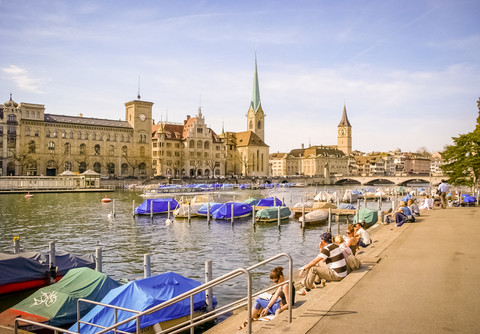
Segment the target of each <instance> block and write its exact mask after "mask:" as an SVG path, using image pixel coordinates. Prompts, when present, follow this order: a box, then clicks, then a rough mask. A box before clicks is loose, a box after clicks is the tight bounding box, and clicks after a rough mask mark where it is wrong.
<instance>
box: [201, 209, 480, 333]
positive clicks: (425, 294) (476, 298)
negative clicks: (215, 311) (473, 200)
mask: <svg viewBox="0 0 480 334" xmlns="http://www.w3.org/2000/svg"><path fill="white" fill-rule="evenodd" d="M479 232H480V208H448V209H446V210H441V209H436V210H433V211H428V212H426V213H425V215H423V216H422V217H421V218H420V219H419V220H418V223H414V224H405V225H403V226H402V227H400V228H395V227H393V226H392V225H388V226H384V225H377V226H376V227H374V228H372V229H371V234H372V235H373V239H374V243H373V244H372V246H369V247H368V248H366V249H365V251H364V252H363V254H360V255H359V257H360V258H362V260H363V262H364V264H363V265H362V268H361V269H360V270H357V271H354V272H353V273H351V274H350V275H348V276H347V277H346V278H345V279H344V280H343V281H341V282H339V283H329V284H327V286H326V287H325V288H323V289H314V290H312V291H311V292H309V293H308V294H307V296H306V297H303V296H298V295H297V296H296V297H297V303H296V304H295V307H294V309H293V321H292V323H291V324H289V323H288V321H287V319H288V318H287V314H286V313H287V312H283V313H282V314H280V316H278V317H277V318H276V319H274V320H272V321H270V322H263V321H255V322H254V323H253V327H252V328H253V332H254V333H280V332H285V333H322V334H323V333H336V334H338V333H347V332H363V333H447V332H454V333H480V321H476V319H477V318H480V266H479V265H478V263H479V260H480V242H479V240H478V239H477V235H480V233H479ZM312 256H314V254H313V255H312ZM300 265H302V264H295V266H296V267H298V266H300ZM246 318H247V315H246V312H241V313H240V314H237V315H235V316H233V317H231V318H229V319H227V320H226V321H224V322H222V323H220V324H219V325H217V326H215V327H214V328H212V329H211V330H210V331H209V332H208V333H233V332H239V333H246V332H247V329H243V330H238V325H239V324H241V323H242V322H243V320H245V319H246Z"/></svg>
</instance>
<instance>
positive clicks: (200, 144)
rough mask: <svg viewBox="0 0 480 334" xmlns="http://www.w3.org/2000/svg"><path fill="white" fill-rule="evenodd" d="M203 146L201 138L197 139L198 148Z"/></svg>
mask: <svg viewBox="0 0 480 334" xmlns="http://www.w3.org/2000/svg"><path fill="white" fill-rule="evenodd" d="M202 147H203V143H202V141H201V140H199V141H197V149H199V150H201V149H202Z"/></svg>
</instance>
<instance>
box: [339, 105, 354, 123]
mask: <svg viewBox="0 0 480 334" xmlns="http://www.w3.org/2000/svg"><path fill="white" fill-rule="evenodd" d="M338 126H349V127H352V126H351V125H350V122H349V121H348V117H347V107H345V104H344V105H343V115H342V120H341V121H340V124H338Z"/></svg>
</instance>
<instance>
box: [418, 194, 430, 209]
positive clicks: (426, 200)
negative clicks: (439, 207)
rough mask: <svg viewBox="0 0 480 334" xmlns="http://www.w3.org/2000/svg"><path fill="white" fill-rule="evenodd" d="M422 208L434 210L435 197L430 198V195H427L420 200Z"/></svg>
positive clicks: (420, 207)
mask: <svg viewBox="0 0 480 334" xmlns="http://www.w3.org/2000/svg"><path fill="white" fill-rule="evenodd" d="M419 209H420V210H433V199H432V198H430V195H425V197H424V198H423V200H422V201H421V202H420V206H419Z"/></svg>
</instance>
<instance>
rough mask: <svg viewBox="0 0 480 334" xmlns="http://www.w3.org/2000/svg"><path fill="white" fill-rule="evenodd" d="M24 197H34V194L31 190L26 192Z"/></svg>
mask: <svg viewBox="0 0 480 334" xmlns="http://www.w3.org/2000/svg"><path fill="white" fill-rule="evenodd" d="M24 197H25V198H32V197H33V195H32V194H30V192H27V194H26V195H25V196H24Z"/></svg>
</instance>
